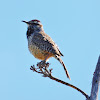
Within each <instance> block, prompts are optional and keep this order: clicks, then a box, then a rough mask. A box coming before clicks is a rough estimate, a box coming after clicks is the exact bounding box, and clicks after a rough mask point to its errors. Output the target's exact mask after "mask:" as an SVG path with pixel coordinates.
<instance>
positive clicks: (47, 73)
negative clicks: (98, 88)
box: [30, 61, 90, 100]
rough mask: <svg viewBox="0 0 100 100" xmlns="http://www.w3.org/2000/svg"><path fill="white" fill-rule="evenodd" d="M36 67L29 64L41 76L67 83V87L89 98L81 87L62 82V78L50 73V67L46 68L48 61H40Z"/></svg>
mask: <svg viewBox="0 0 100 100" xmlns="http://www.w3.org/2000/svg"><path fill="white" fill-rule="evenodd" d="M37 67H38V68H35V66H34V65H33V66H31V68H30V69H31V70H33V71H34V72H36V73H40V74H42V75H43V77H49V78H50V79H52V80H55V81H57V82H59V83H62V84H64V85H67V86H69V87H71V88H73V89H75V90H77V91H79V92H81V93H82V94H83V95H84V96H85V97H86V98H87V100H90V99H89V96H88V95H87V94H86V93H85V92H84V91H82V90H81V89H79V88H77V87H76V86H74V85H72V84H70V83H67V82H64V81H62V80H60V79H58V78H55V77H53V76H52V75H51V73H52V69H49V70H48V69H47V68H48V67H49V63H46V62H44V61H41V62H40V63H38V64H37Z"/></svg>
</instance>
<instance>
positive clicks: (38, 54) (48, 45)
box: [22, 19, 70, 79]
mask: <svg viewBox="0 0 100 100" xmlns="http://www.w3.org/2000/svg"><path fill="white" fill-rule="evenodd" d="M22 22H24V23H26V24H27V25H28V28H27V32H26V35H27V40H28V48H29V51H30V52H31V54H32V55H33V56H34V57H35V58H37V59H39V60H42V61H47V60H48V59H49V58H51V57H54V58H55V59H57V60H58V61H59V62H60V63H61V65H62V66H63V68H64V70H65V73H66V75H67V77H68V78H69V79H70V76H69V73H68V71H67V68H66V66H65V64H64V62H63V61H62V59H61V56H63V54H62V53H61V51H60V50H59V48H58V46H57V44H56V43H55V42H54V41H53V39H52V38H51V37H50V36H49V35H47V34H46V33H45V31H44V29H43V25H42V23H41V22H40V21H39V20H37V19H34V20H31V21H24V20H23V21H22Z"/></svg>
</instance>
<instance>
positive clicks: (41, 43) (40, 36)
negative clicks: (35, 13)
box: [32, 32, 63, 56]
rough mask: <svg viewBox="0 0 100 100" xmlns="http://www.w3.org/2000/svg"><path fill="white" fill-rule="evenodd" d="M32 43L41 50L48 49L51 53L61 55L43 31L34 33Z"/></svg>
mask: <svg viewBox="0 0 100 100" xmlns="http://www.w3.org/2000/svg"><path fill="white" fill-rule="evenodd" d="M32 43H34V45H36V46H37V47H39V49H41V50H43V51H48V52H51V53H53V54H54V55H59V56H63V54H62V53H61V52H60V50H59V49H58V47H57V45H56V44H55V42H54V41H53V40H52V39H51V37H50V36H48V35H47V34H46V33H44V32H43V33H42V32H41V33H35V34H34V37H33V39H32Z"/></svg>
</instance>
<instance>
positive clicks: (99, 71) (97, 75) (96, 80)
mask: <svg viewBox="0 0 100 100" xmlns="http://www.w3.org/2000/svg"><path fill="white" fill-rule="evenodd" d="M99 85H100V56H99V59H98V63H97V65H96V69H95V72H94V76H93V80H92V89H91V96H90V100H98V91H99Z"/></svg>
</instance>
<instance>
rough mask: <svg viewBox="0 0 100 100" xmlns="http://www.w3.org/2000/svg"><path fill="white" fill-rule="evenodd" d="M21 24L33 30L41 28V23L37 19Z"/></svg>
mask: <svg viewBox="0 0 100 100" xmlns="http://www.w3.org/2000/svg"><path fill="white" fill-rule="evenodd" d="M22 22H24V23H26V24H27V25H28V27H30V26H32V27H35V28H36V27H37V28H40V27H42V24H41V22H40V21H39V20H37V19H34V20H31V21H22Z"/></svg>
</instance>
